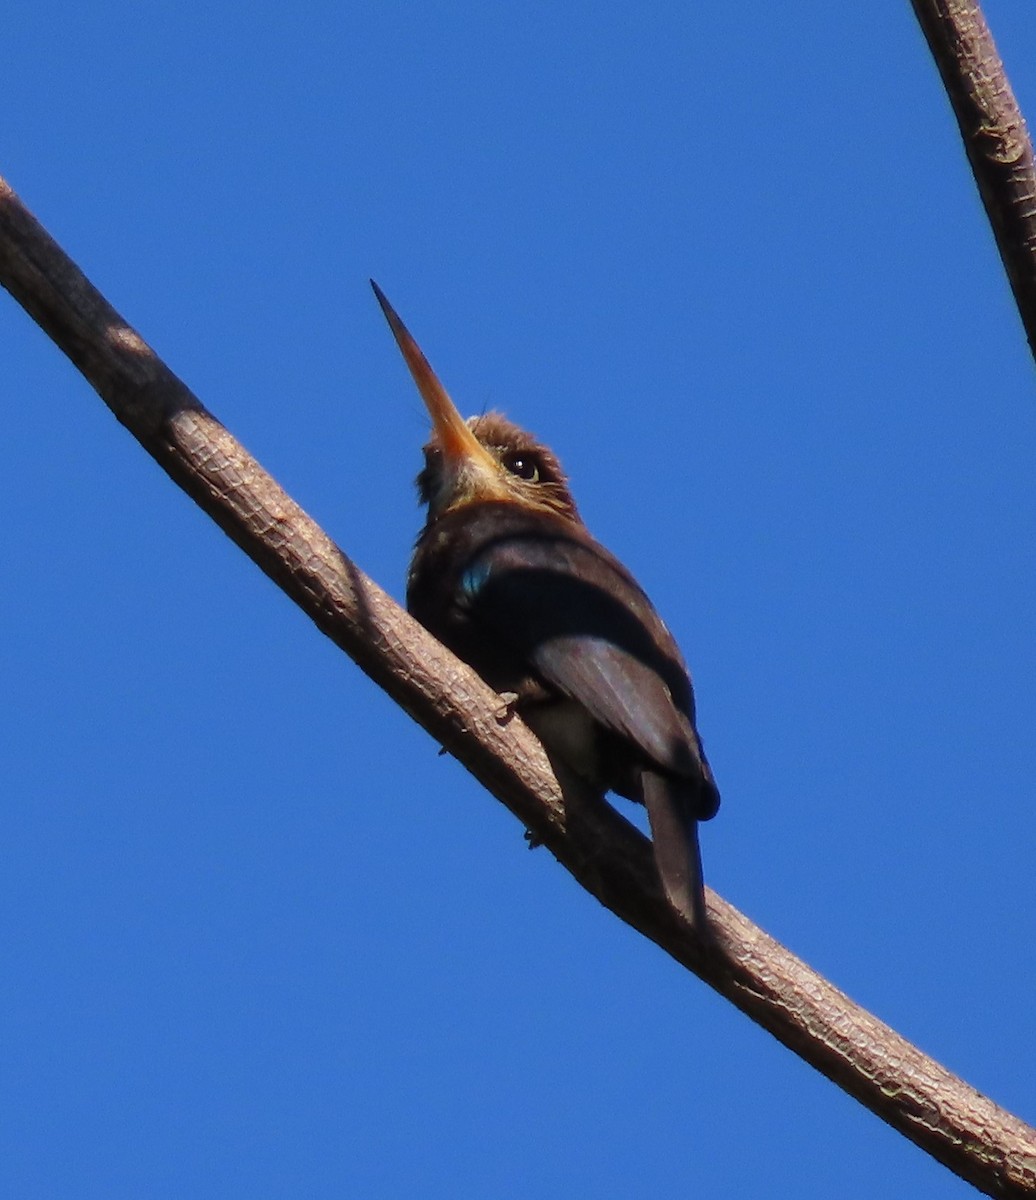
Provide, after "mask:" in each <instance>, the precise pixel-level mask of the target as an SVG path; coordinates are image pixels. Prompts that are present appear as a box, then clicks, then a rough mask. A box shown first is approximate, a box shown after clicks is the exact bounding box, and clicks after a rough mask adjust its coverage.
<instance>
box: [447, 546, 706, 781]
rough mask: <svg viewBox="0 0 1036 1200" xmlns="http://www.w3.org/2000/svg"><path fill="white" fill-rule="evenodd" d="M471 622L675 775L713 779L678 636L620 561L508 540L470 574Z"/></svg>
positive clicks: (466, 599) (466, 600)
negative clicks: (504, 643)
mask: <svg viewBox="0 0 1036 1200" xmlns="http://www.w3.org/2000/svg"><path fill="white" fill-rule="evenodd" d="M460 587H461V596H460V601H461V603H462V605H463V606H464V607H465V608H466V609H467V610H468V612H469V614H470V616H471V618H472V619H473V620H475V621H476V622H478V623H479V624H482V625H484V626H485V627H487V628H489V629H491V630H492V632H493V634H494V636H496V637H498V638H502V639H506V640H507V641H508V643H509V644H510V645H511V646H512V647H513V648H514V650H515V651H516V652H517V653H519V654H520V655H521V656H522V657H523V658H524V659H525V660H526V661H527V662H529V663H531V664H532V666H533V667H534V669H535V670H536V672H537V673H538V674H539V675H540V676H541V677H542V679H543V680H544V681H545V682H547V683H549V684H551V685H552V686H554V687H555V688H557V689H558V690H559V691H560V692H562V693H563V694H564V695H566V696H569V697H570V698H572V699H574V700H577V701H578V702H579V703H580V704H581V705H583V706H584V707H585V708H586V709H587V711H588V712H589V713H590V715H591V716H592V717H593V718H594V719H595V720H596V721H598V722H600V724H602V725H603V726H605V727H606V728H608V729H609V730H611V731H612V732H614V733H617V734H620V735H621V736H623V737H625V738H627V739H628V740H629V741H630V742H632V743H633V744H634V745H635V746H637V747H638V748H639V750H640V751H641V752H642V753H643V755H644V756H645V758H646V759H647V760H648V761H649V762H652V763H655V764H657V766H658V767H659V768H660V769H662V770H663V771H666V772H672V773H674V774H676V775H681V776H684V777H685V778H688V779H693V780H703V781H709V782H710V783H711V775H710V772H709V768H708V766H707V765H706V764H705V761H704V756H703V754H702V753H701V748H700V744H699V742H698V737H697V734H696V733H695V731H694V728H693V711H692V709H691V693H690V683H689V680H688V677H687V672H686V668H685V667H684V665H683V660H682V659H681V657H680V654H679V651H678V650H677V648H676V644H675V643H674V641H673V639H672V636H671V635H670V633H669V631H668V630H667V629H666V627H665V625H663V623H662V621H661V620H660V619H659V617H658V615H657V614H656V613H655V610H654V608H653V607H652V606H651V603H650V601H649V600H648V599H647V597H646V596H645V595H644V593H643V592H642V591H641V590H640V588H639V587H638V586H637V585H636V583H635V582H634V581H633V579H632V578H631V577H630V576H629V575H628V573H627V572H626V571H625V570H624V569H623V568H622V567H621V566H620V565H619V564H618V563H617V562H616V560H615V559H613V558H612V556H611V555H610V554H609V553H608V552H607V551H606V550H604V549H603V547H601V546H598V545H597V543H596V542H593V541H592V540H591V539H589V538H587V539H586V540H581V539H580V540H577V539H575V538H564V537H555V538H545V537H543V536H541V535H530V536H521V535H518V536H515V535H511V536H505V537H501V538H499V539H497V540H495V541H493V542H491V543H490V544H488V545H487V546H484V547H483V548H482V549H481V551H480V552H479V553H478V554H477V555H476V557H475V558H473V559H472V560H471V561H470V563H469V564H468V567H467V569H466V570H465V571H464V572H463V574H462V576H461V582H460Z"/></svg>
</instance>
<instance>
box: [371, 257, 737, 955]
mask: <svg viewBox="0 0 1036 1200" xmlns="http://www.w3.org/2000/svg"><path fill="white" fill-rule="evenodd" d="M371 284H372V286H373V288H374V292H375V294H376V296H377V297H378V302H379V303H380V304H381V307H382V311H383V312H384V313H385V316H386V317H387V319H388V323H389V325H390V327H391V329H392V332H393V334H394V335H395V338H396V341H397V343H398V344H399V348H400V350H401V351H402V352H403V357H404V358H405V359H406V363H407V366H408V367H409V368H410V371H411V374H412V375H413V377H414V381H415V382H416V384H417V387H418V390H419V391H420V393H421V396H422V397H423V399H424V402H425V405H426V406H427V408H428V411H429V413H430V414H431V418H432V437H431V440H430V441H429V443H428V444H427V445H426V446H425V448H424V457H425V465H424V469H423V470H422V471H421V473H420V474H419V475H418V477H417V487H418V492H419V494H420V498H421V501H422V503H423V504H425V505H427V507H428V519H427V522H426V524H425V527H424V529H423V530H422V532H421V535H420V537H419V538H418V540H417V547H416V549H415V551H414V557H413V561H412V562H411V564H410V573H409V576H408V582H407V607H408V608H409V610H410V612H411V613H412V614H413V615H414V616H415V617H416V618H417V620H418V621H420V622H421V624H422V625H424V626H425V628H427V629H428V630H429V631H430V632H431V633H433V634H434V635H435V636H436V637H437V638H438V639H439V640H440V641H441V642H442V643H443V644H444V645H446V646H448V647H449V648H450V649H451V650H452V651H453V652H454V653H455V654H456V655H457V656H458V657H459V658H462V659H463V660H464V661H465V662H467V663H469V664H470V665H471V666H472V667H474V668H475V670H476V671H477V672H478V673H479V674H480V675H481V676H482V678H483V679H485V681H486V682H487V683H488V684H489V685H490V686H491V687H493V688H495V689H496V691H498V692H500V693H502V694H504V695H508V696H510V697H513V700H512V702H513V703H514V705H515V707H516V709H517V711H518V712H519V713H520V715H521V716H522V718H523V720H524V721H525V722H526V723H527V724H528V725H529V727H530V728H531V729H532V730H533V732H534V733H535V734H536V735H537V737H539V739H540V741H542V742H543V745H544V748H545V749H546V751H547V754H548V756H549V757H550V759H551V761H552V762H553V763H554V765H555V768H556V769H557V768H560V770H559V774H563V772H564V771H565V770H567V771H569V772H572V773H574V774H575V775H576V776H577V777H579V778H580V779H582V780H583V781H584V782H585V783H587V784H589V785H590V786H591V787H592V788H594V789H596V790H599V791H600V792H601V793H602V794H603V792H605V791H613V792H616V793H618V794H619V795H620V796H625V797H626V798H627V799H630V800H636V801H639V802H640V803H642V804H644V805H645V806H646V807H647V812H648V819H649V821H650V825H651V835H652V841H653V844H654V851H655V861H656V863H657V864H658V871H659V875H660V876H661V880H662V885H663V888H664V890H665V893H666V896H667V897H668V899H669V902H670V904H671V905H672V906H673V908H674V909H676V910H677V911H678V912H679V913H680V914H681V915H682V916H683V917H684V918H685V919H686V920H688V921H690V922H691V923H693V924H696V925H697V927H698V928H699V929H700V930H701V931H703V932H704V931H705V929H706V925H705V897H704V891H703V887H702V876H701V858H700V854H699V850H698V829H697V825H698V822H699V821H704V820H707V819H708V818H709V817H711V816H713V815H714V814H715V812H716V809H717V808H718V807H719V792H718V791H717V789H716V784H715V782H714V780H713V778H712V772H711V770H710V769H709V764H708V762H707V761H706V758H705V752H704V750H703V749H702V744H701V738H700V737H699V736H698V731H697V729H696V728H695V724H694V694H693V692H692V690H691V680H690V675H689V674H688V671H687V667H686V666H685V664H684V661H683V659H682V657H681V656H680V651H679V650H678V649H677V646H676V643H675V641H674V640H673V636H672V634H671V633H670V632H669V630H668V629H667V628H666V627H665V625H664V624H663V622H662V620H661V618H660V617H659V616H658V614H657V613H656V612H655V609H654V607H653V606H652V604H651V601H650V600H648V598H647V596H646V595H645V594H644V592H643V591H642V590H641V588H640V587H639V585H638V584H637V582H636V581H635V580H634V578H633V576H632V575H630V573H629V571H627V570H626V568H625V567H624V566H623V565H622V564H621V563H620V562H619V561H618V560H617V559H616V558H615V557H614V556H613V555H611V554H609V552H608V551H607V550H605V549H604V547H603V546H601V545H600V544H599V543H598V542H596V541H595V540H594V539H593V538H592V537H591V536H590V533H589V531H588V530H587V528H586V526H585V525H584V524H583V522H582V520H581V518H580V516H579V513H578V511H577V509H576V506H575V502H574V501H573V499H572V496H571V494H570V493H569V490H568V482H567V480H566V478H565V475H564V472H563V471H562V469H561V465H560V463H559V462H558V460H557V459H556V458H555V457H554V455H553V454H552V453H551V451H550V450H548V449H547V448H546V447H545V446H543V445H540V444H539V443H538V442H537V441H536V440H535V439H534V438H533V437H532V436H531V435H530V434H528V433H525V432H524V431H523V430H521V429H519V428H518V426H517V425H513V424H512V423H511V422H510V421H508V420H507V419H506V418H505V417H503V416H501V415H500V414H499V413H486V414H485V415H484V416H481V417H472V418H470V419H469V420H468V421H465V420H464V419H463V418H462V417H461V415H460V414H459V413H458V411H457V409H456V408H455V407H454V405H453V402H452V401H451V400H450V397H449V396H448V395H447V393H446V391H445V389H444V388H443V386H442V384H440V383H439V380H438V379H437V378H436V376H435V373H434V372H433V371H432V368H431V367H430V366H429V364H428V361H427V359H426V358H425V356H424V355H423V354H422V353H421V351H420V349H419V348H418V346H417V343H416V342H415V341H414V339H413V338H412V337H411V336H410V334H409V332H408V331H407V329H406V326H405V325H404V324H403V322H402V321H401V320H400V319H399V317H398V316H397V315H396V312H395V310H394V309H393V308H392V306H391V305H390V304H389V302H388V300H386V298H385V296H384V294H383V293H382V292H381V289H380V288H379V287H378V285H377V284H376V283H374V281H373V280H371Z"/></svg>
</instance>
